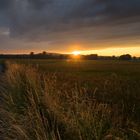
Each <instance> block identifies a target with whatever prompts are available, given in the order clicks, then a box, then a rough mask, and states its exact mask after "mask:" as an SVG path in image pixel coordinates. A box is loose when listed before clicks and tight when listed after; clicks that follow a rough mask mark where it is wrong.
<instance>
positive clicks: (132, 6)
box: [0, 0, 140, 54]
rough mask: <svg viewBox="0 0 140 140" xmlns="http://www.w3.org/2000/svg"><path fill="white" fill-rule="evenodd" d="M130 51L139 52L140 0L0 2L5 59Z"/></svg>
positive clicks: (1, 46) (0, 45)
mask: <svg viewBox="0 0 140 140" xmlns="http://www.w3.org/2000/svg"><path fill="white" fill-rule="evenodd" d="M128 47H134V48H135V51H136V49H137V48H138V50H140V49H139V48H140V0H0V53H24V52H30V51H35V52H38V51H43V50H45V51H54V52H62V53H63V52H70V51H73V50H85V51H88V50H101V49H108V48H128ZM131 50H132V49H131ZM139 54H140V52H139Z"/></svg>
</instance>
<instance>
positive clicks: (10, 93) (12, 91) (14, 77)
mask: <svg viewBox="0 0 140 140" xmlns="http://www.w3.org/2000/svg"><path fill="white" fill-rule="evenodd" d="M62 76H63V75H61V76H60V75H57V74H53V73H50V74H49V73H48V74H43V73H39V71H38V70H37V69H35V68H33V67H30V66H25V65H19V64H15V63H7V72H6V73H5V75H4V76H3V77H2V81H3V84H2V85H1V94H2V100H1V113H0V119H1V128H0V129H1V134H2V135H1V137H2V138H3V139H8V140H9V139H20V140H22V139H23V140H24V139H25V140H26V139H27V140H28V139H29V140H55V139H63V140H78V139H79V140H111V139H114V140H138V139H140V133H139V123H140V120H139V113H140V108H139V105H140V103H139V100H138V98H139V96H140V95H139V94H138V93H139V89H137V87H135V89H137V90H136V92H135V93H133V94H132V91H133V89H132V88H130V87H129V86H128V85H129V81H122V79H120V78H117V77H116V76H113V77H110V78H108V79H107V80H105V82H103V84H102V82H99V83H100V84H99V85H98V84H97V85H96V86H95V87H94V86H93V87H92V86H88V85H87V84H86V83H85V84H83V83H82V82H78V81H77V82H76V81H75V82H72V79H71V80H67V78H66V79H65V77H63V78H62ZM96 82H97V81H96Z"/></svg>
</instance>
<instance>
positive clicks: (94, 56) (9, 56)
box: [0, 51, 140, 60]
mask: <svg viewBox="0 0 140 140" xmlns="http://www.w3.org/2000/svg"><path fill="white" fill-rule="evenodd" d="M0 58H1V59H72V58H77V57H74V56H73V55H72V54H58V53H48V52H45V51H43V52H42V53H37V54H35V53H34V52H30V54H0ZM78 58H80V59H85V60H140V57H135V56H134V57H132V56H131V55H130V54H123V55H121V56H99V55H98V54H90V55H79V56H78Z"/></svg>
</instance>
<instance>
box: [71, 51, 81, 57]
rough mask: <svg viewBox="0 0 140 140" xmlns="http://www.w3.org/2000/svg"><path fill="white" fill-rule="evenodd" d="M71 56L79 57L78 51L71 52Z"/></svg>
mask: <svg viewBox="0 0 140 140" xmlns="http://www.w3.org/2000/svg"><path fill="white" fill-rule="evenodd" d="M72 54H73V55H75V56H77V55H80V51H74V52H72Z"/></svg>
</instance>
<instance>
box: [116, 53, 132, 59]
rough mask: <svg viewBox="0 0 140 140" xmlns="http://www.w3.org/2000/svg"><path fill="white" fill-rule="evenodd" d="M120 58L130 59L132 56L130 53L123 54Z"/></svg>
mask: <svg viewBox="0 0 140 140" xmlns="http://www.w3.org/2000/svg"><path fill="white" fill-rule="evenodd" d="M119 59H120V60H131V59H132V56H131V55H130V54H124V55H121V56H120V57H119Z"/></svg>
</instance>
